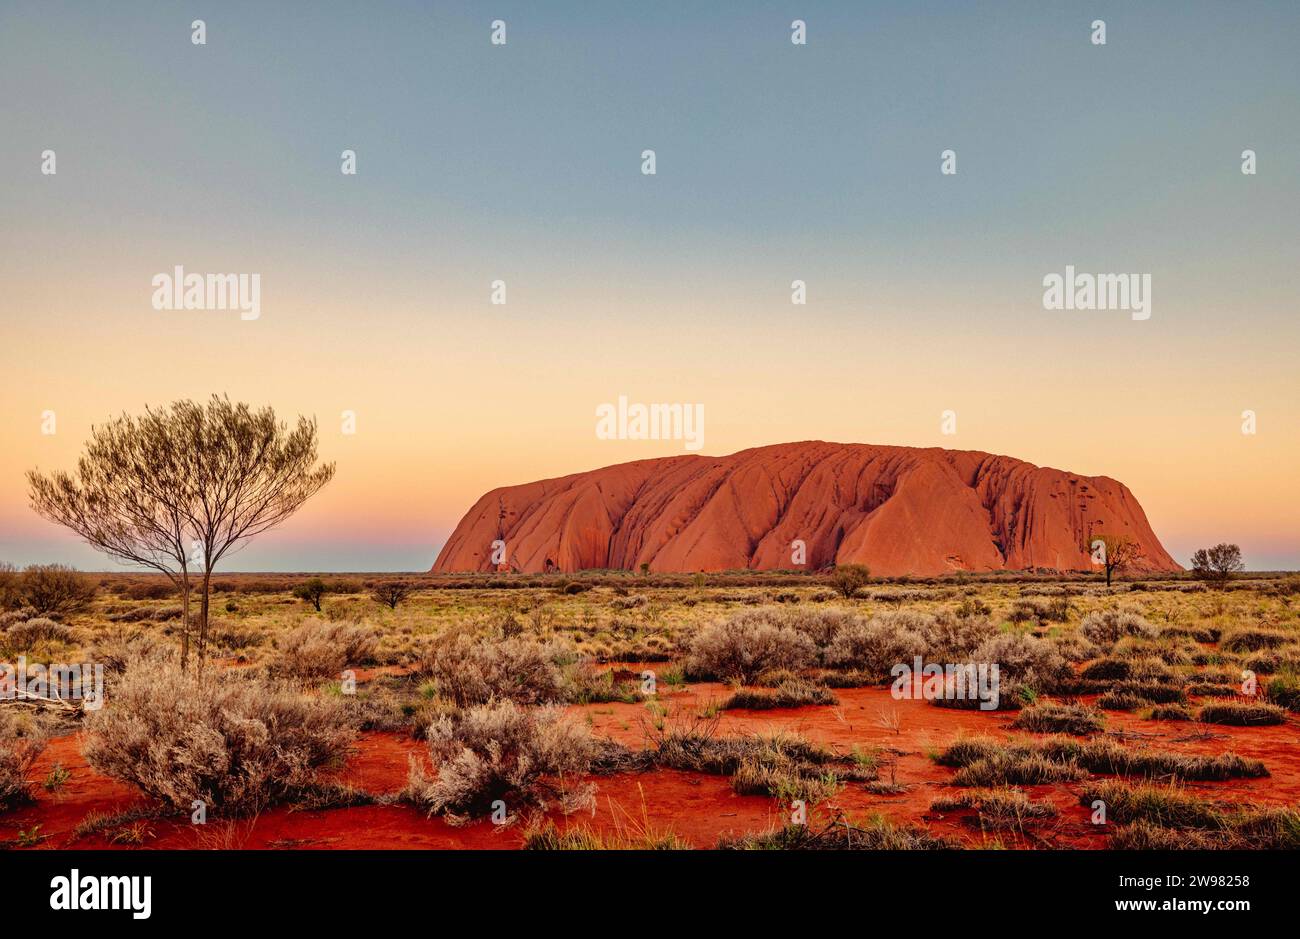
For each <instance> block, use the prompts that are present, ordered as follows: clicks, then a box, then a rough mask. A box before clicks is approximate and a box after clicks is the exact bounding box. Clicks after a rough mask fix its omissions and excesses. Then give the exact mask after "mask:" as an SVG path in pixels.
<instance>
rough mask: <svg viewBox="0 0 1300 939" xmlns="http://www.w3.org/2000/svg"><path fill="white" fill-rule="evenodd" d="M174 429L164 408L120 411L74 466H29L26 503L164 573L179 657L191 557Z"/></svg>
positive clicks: (97, 430)
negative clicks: (176, 598)
mask: <svg viewBox="0 0 1300 939" xmlns="http://www.w3.org/2000/svg"><path fill="white" fill-rule="evenodd" d="M183 445H184V441H183V439H182V438H181V434H180V429H179V427H178V426H177V425H176V424H175V422H174V421H173V420H172V419H171V416H170V415H169V414H167V413H165V412H153V411H147V412H146V413H145V415H144V416H143V417H141V418H139V419H136V418H133V417H130V416H127V415H123V416H122V417H120V418H117V419H116V420H112V421H110V422H109V423H107V424H105V425H102V426H99V427H92V428H91V431H90V440H89V441H88V442H87V444H86V451H85V453H84V454H83V455H82V457H81V459H80V460H79V461H78V464H77V471H76V473H75V474H69V473H65V472H55V473H51V474H49V475H43V474H41V473H40V472H39V471H37V470H32V471H30V472H29V473H28V474H27V482H28V485H29V488H30V495H31V504H32V508H33V509H34V510H35V511H36V512H37V513H39V514H40V515H42V516H44V517H45V518H47V519H49V520H50V521H53V522H57V523H58V524H60V525H63V526H65V527H67V528H70V529H71V530H72V531H74V532H76V533H77V534H78V535H80V536H81V537H82V538H83V539H84V540H85V541H86V542H87V543H88V544H90V545H91V546H92V547H94V548H96V549H97V550H99V551H102V552H104V553H105V554H107V555H108V556H110V557H112V558H116V559H117V560H119V561H123V562H125V563H127V564H132V565H136V566H139V567H147V568H152V569H153V570H156V571H160V572H161V573H163V574H165V575H166V576H167V577H168V579H170V580H171V581H172V583H173V584H175V585H176V586H177V588H179V590H180V592H181V597H182V603H183V610H184V616H183V624H182V629H181V663H182V665H184V664H187V663H188V660H189V648H190V632H191V630H190V594H191V589H192V585H191V581H190V574H189V568H190V558H189V554H188V552H187V549H186V544H185V542H186V528H187V524H188V519H189V514H190V506H189V502H190V500H191V499H192V497H193V491H192V489H191V487H190V485H189V481H188V479H187V478H186V476H185V472H184V467H183V464H182V461H181V459H180V454H179V450H180V449H181V448H182V447H183Z"/></svg>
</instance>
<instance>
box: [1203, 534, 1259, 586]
mask: <svg viewBox="0 0 1300 939" xmlns="http://www.w3.org/2000/svg"><path fill="white" fill-rule="evenodd" d="M1245 569H1246V565H1245V564H1244V563H1243V562H1242V560H1241V548H1240V547H1239V546H1237V545H1235V544H1216V545H1215V546H1214V547H1213V548H1201V549H1199V550H1198V551H1197V552H1196V553H1195V554H1193V555H1192V575H1193V576H1194V577H1195V578H1196V579H1197V580H1208V581H1209V582H1210V583H1212V584H1213V585H1214V586H1216V587H1218V588H1219V589H1223V587H1224V586H1225V585H1226V584H1227V583H1228V581H1229V580H1231V579H1232V577H1233V575H1234V574H1240V573H1241V572H1242V571H1244V570H1245Z"/></svg>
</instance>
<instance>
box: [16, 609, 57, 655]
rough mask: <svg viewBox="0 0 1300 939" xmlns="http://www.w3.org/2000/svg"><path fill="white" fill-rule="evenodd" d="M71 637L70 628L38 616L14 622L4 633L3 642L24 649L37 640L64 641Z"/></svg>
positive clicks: (34, 643)
mask: <svg viewBox="0 0 1300 939" xmlns="http://www.w3.org/2000/svg"><path fill="white" fill-rule="evenodd" d="M71 637H72V630H71V629H70V628H69V627H67V626H64V625H63V624H62V623H56V622H54V620H52V619H46V618H45V617H44V616H38V617H36V618H35V619H29V620H26V621H24V622H21V623H14V624H13V625H12V626H10V627H9V628H8V629H7V630H5V634H4V644H5V645H7V646H9V647H10V648H11V649H16V650H19V651H25V650H27V649H30V648H31V647H32V646H34V645H36V643H38V642H51V641H56V640H57V641H59V642H66V641H67V640H68V639H70V638H71Z"/></svg>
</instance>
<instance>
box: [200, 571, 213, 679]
mask: <svg viewBox="0 0 1300 939" xmlns="http://www.w3.org/2000/svg"><path fill="white" fill-rule="evenodd" d="M211 586H212V569H211V568H205V569H204V571H203V599H202V601H200V606H199V668H202V667H203V665H204V663H206V662H207V660H208V606H209V601H208V594H209V592H210V589H211Z"/></svg>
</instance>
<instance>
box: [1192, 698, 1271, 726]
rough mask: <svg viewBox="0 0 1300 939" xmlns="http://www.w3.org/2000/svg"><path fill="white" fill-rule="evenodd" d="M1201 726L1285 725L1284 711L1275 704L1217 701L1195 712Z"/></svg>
mask: <svg viewBox="0 0 1300 939" xmlns="http://www.w3.org/2000/svg"><path fill="white" fill-rule="evenodd" d="M1196 719H1197V720H1198V721H1200V722H1201V723H1202V724H1227V725H1229V726H1232V727H1262V726H1265V725H1267V724H1284V723H1286V710H1285V709H1284V708H1280V707H1278V706H1277V705H1276V704H1266V703H1264V702H1249V701H1218V702H1215V703H1214V704H1207V705H1205V706H1204V707H1202V708H1201V709H1200V710H1199V711H1197V712H1196Z"/></svg>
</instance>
